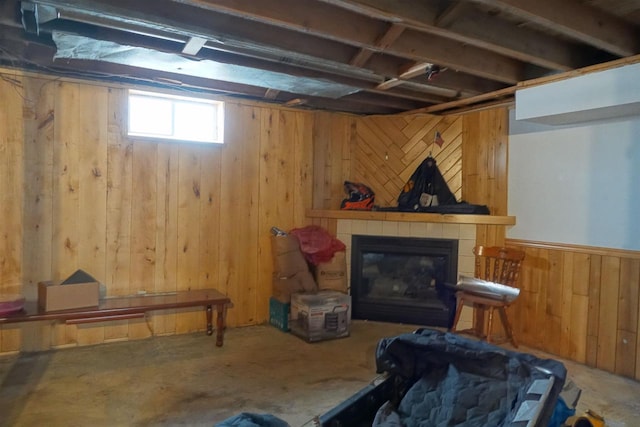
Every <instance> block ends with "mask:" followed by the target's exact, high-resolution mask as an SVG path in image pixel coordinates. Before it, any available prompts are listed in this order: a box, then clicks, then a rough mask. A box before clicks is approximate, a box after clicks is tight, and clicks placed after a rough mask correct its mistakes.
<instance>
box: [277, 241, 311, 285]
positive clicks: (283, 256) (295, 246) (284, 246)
mask: <svg viewBox="0 0 640 427" xmlns="http://www.w3.org/2000/svg"><path fill="white" fill-rule="evenodd" d="M271 251H272V254H273V271H274V272H275V273H276V274H277V275H278V276H279V277H291V276H294V275H296V274H298V273H302V272H305V271H309V266H308V264H307V261H306V260H305V259H304V255H303V254H302V252H301V251H300V243H299V242H298V238H297V237H296V236H293V235H290V234H288V235H286V236H273V235H272V236H271Z"/></svg>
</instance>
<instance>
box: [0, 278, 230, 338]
mask: <svg viewBox="0 0 640 427" xmlns="http://www.w3.org/2000/svg"><path fill="white" fill-rule="evenodd" d="M229 305H231V300H230V299H229V297H227V296H226V295H223V294H222V293H220V292H218V291H217V290H215V289H198V290H191V291H178V292H167V293H162V294H145V295H136V296H127V297H111V298H105V299H102V300H100V305H99V306H97V307H86V308H78V309H73V310H62V311H44V310H43V309H41V308H40V307H38V304H37V302H35V301H27V302H26V303H25V307H24V309H23V310H22V311H19V312H16V313H11V314H7V315H4V316H3V317H0V324H4V323H19V322H34V321H39V320H54V321H61V322H65V323H68V324H83V323H94V322H105V321H110V320H127V319H136V318H141V317H144V316H145V314H146V313H147V312H149V311H154V310H167V309H174V308H186V307H198V306H202V307H204V308H205V310H206V320H207V335H213V308H214V307H215V309H216V311H217V316H216V328H215V329H216V345H217V346H218V347H221V346H222V345H223V343H224V329H225V326H226V312H227V311H226V309H227V307H228V306H229Z"/></svg>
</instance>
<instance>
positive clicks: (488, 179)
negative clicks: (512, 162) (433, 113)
mask: <svg viewBox="0 0 640 427" xmlns="http://www.w3.org/2000/svg"><path fill="white" fill-rule="evenodd" d="M508 127H509V114H508V109H507V108H495V109H491V110H485V111H479V112H473V113H469V114H466V115H464V116H463V117H462V144H463V145H462V164H463V173H462V198H463V199H464V200H466V201H467V202H469V203H475V204H480V205H487V206H488V207H489V210H490V211H491V213H492V214H493V215H507V214H508V212H507V179H508V175H507V172H508V170H507V162H508V134H509V129H508Z"/></svg>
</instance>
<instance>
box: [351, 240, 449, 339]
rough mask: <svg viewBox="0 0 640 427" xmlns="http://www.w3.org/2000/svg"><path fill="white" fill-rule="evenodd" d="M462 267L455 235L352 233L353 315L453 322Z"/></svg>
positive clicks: (443, 323) (437, 323)
mask: <svg viewBox="0 0 640 427" xmlns="http://www.w3.org/2000/svg"><path fill="white" fill-rule="evenodd" d="M457 271H458V240H456V239H441V238H416V237H399V236H395V237H394V236H371V235H353V236H352V241H351V295H352V299H353V317H354V318H355V319H366V320H378V321H386V322H398V323H409V324H419V325H425V326H442V327H448V326H449V323H450V321H451V318H452V317H453V313H454V310H455V299H454V298H453V294H452V293H451V291H450V290H449V289H448V288H447V287H446V286H445V285H444V284H445V283H455V281H456V278H457Z"/></svg>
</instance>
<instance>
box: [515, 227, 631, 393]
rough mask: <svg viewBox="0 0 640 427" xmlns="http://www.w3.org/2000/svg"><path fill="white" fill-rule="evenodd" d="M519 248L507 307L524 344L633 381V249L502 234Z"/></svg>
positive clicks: (519, 337)
mask: <svg viewBox="0 0 640 427" xmlns="http://www.w3.org/2000/svg"><path fill="white" fill-rule="evenodd" d="M506 244H507V246H511V247H516V248H520V249H522V250H524V251H525V252H526V257H525V261H524V263H523V267H522V276H521V278H520V288H521V294H520V297H519V298H518V300H517V302H516V304H514V305H513V306H512V308H511V310H512V311H511V314H510V316H511V318H512V319H513V324H514V329H515V331H516V336H517V337H518V339H519V340H520V341H521V342H522V343H523V344H525V345H527V346H530V347H534V348H538V349H541V350H544V351H546V352H549V353H552V354H557V355H559V356H562V357H566V358H569V359H572V360H575V361H577V362H580V363H585V364H587V365H589V366H593V367H596V368H600V369H603V370H605V371H609V372H613V373H616V374H619V375H623V376H626V377H629V378H635V379H637V380H640V316H639V315H638V313H639V312H640V252H637V251H625V250H616V249H607V248H595V247H585V246H576V245H565V244H553V243H541V242H532V241H523V240H512V239H507V240H506Z"/></svg>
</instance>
